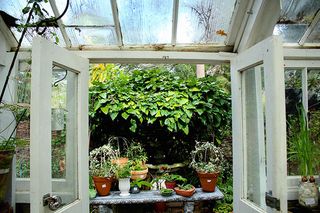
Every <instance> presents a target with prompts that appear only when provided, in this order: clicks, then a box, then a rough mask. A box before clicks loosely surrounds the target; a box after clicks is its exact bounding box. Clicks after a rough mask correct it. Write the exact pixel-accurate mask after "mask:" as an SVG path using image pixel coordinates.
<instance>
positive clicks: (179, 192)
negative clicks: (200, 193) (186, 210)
mask: <svg viewBox="0 0 320 213" xmlns="http://www.w3.org/2000/svg"><path fill="white" fill-rule="evenodd" d="M174 191H175V192H176V194H177V195H181V196H183V197H191V196H192V195H193V194H194V192H195V191H196V188H195V187H194V186H192V189H188V190H184V189H180V188H179V187H175V188H174Z"/></svg>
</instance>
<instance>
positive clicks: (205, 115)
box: [90, 66, 230, 135]
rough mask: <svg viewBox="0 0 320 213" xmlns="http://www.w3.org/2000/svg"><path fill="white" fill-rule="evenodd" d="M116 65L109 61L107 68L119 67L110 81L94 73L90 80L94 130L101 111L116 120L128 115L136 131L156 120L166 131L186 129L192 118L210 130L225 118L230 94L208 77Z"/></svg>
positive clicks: (130, 124)
mask: <svg viewBox="0 0 320 213" xmlns="http://www.w3.org/2000/svg"><path fill="white" fill-rule="evenodd" d="M114 69H116V67H114V66H113V67H112V68H109V69H107V67H106V70H105V72H107V73H108V72H112V73H114V72H115V73H117V74H116V75H115V76H114V77H113V78H112V81H111V80H108V79H111V78H102V82H101V81H100V80H101V79H100V80H95V79H97V78H93V79H92V81H91V83H92V86H91V87H90V100H91V101H92V102H91V103H92V104H91V106H90V118H91V121H92V122H91V124H92V129H93V130H95V128H96V127H97V124H98V121H99V119H101V116H102V115H101V113H102V114H104V115H105V116H108V117H109V118H110V119H111V120H112V121H114V122H115V121H116V120H119V119H124V120H126V121H127V122H128V123H129V129H130V130H131V131H132V132H137V130H138V129H139V127H141V126H143V125H147V126H148V125H154V124H159V125H160V126H161V127H164V128H166V129H167V130H168V131H170V132H183V133H184V134H186V135H188V134H189V132H190V128H191V127H192V124H193V122H195V121H199V122H200V123H201V124H202V125H203V127H207V130H209V132H212V130H213V129H218V128H219V127H221V126H224V125H226V124H227V123H228V122H229V119H230V94H228V93H227V92H226V91H224V90H223V89H221V88H219V85H218V84H217V83H216V82H215V80H214V78H212V77H208V78H202V79H196V78H188V79H182V78H180V77H179V76H175V75H174V74H173V73H171V72H169V71H167V70H162V69H157V68H153V69H150V70H134V71H132V72H127V74H125V73H124V72H121V70H117V71H114ZM119 69H120V68H119ZM96 70H97V68H93V69H92V71H96ZM96 72H97V71H96ZM91 75H92V76H95V74H91Z"/></svg>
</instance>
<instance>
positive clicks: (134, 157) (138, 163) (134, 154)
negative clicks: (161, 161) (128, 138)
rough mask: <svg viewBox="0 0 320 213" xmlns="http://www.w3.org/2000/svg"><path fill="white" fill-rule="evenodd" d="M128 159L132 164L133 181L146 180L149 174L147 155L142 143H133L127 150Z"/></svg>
mask: <svg viewBox="0 0 320 213" xmlns="http://www.w3.org/2000/svg"><path fill="white" fill-rule="evenodd" d="M127 157H128V159H129V161H130V164H131V179H132V180H136V179H138V178H140V179H145V178H146V177H147V174H148V167H147V166H146V161H147V160H148V157H147V153H146V151H145V150H144V148H143V147H142V146H141V144H140V143H137V142H134V143H131V144H130V146H129V147H128V149H127Z"/></svg>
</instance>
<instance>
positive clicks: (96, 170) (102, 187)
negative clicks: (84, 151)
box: [89, 144, 119, 196]
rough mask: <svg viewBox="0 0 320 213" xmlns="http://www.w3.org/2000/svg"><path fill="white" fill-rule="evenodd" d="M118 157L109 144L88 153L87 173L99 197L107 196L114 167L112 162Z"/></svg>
mask: <svg viewBox="0 0 320 213" xmlns="http://www.w3.org/2000/svg"><path fill="white" fill-rule="evenodd" d="M118 156H119V153H118V151H117V150H114V149H113V148H112V147H111V146H110V145H109V144H106V145H103V146H101V147H98V148H96V149H94V150H92V151H91V152H90V155H89V171H90V176H92V179H93V182H94V185H95V188H96V190H97V192H98V194H99V195H100V196H106V195H108V194H109V192H110V189H111V184H112V179H113V176H114V174H115V170H116V166H115V165H114V164H112V160H113V159H116V158H117V157H118Z"/></svg>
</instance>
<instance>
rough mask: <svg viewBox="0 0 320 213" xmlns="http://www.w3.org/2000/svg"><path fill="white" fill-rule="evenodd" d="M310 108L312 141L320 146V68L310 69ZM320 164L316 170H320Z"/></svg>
mask: <svg viewBox="0 0 320 213" xmlns="http://www.w3.org/2000/svg"><path fill="white" fill-rule="evenodd" d="M308 106H309V107H308V109H309V128H310V132H311V135H310V136H311V141H313V142H314V143H315V144H316V146H317V148H318V149H319V148H320V69H313V70H309V71H308ZM319 169H320V168H319V166H318V168H316V170H315V171H319Z"/></svg>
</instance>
